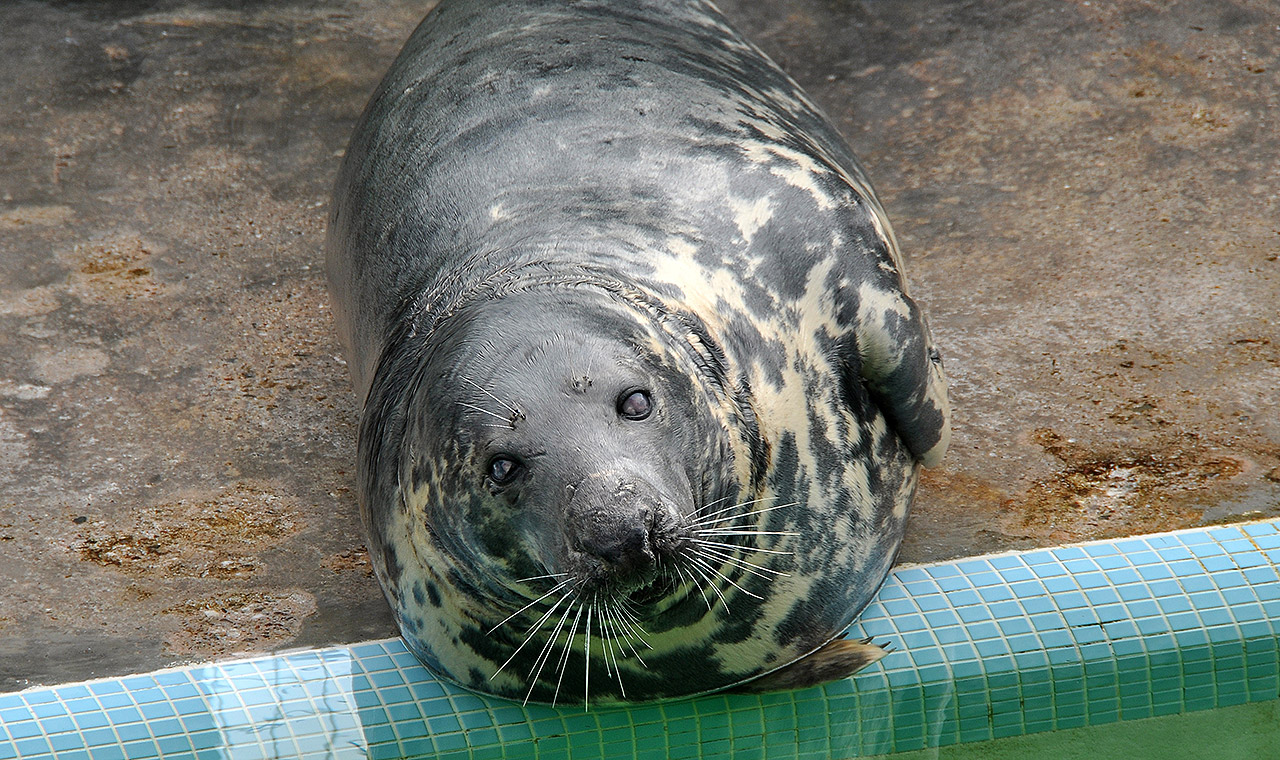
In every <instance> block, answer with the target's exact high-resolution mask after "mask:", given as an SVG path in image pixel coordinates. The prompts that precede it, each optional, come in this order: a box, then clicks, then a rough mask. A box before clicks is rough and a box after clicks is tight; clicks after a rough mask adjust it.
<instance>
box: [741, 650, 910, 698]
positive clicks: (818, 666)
mask: <svg viewBox="0 0 1280 760" xmlns="http://www.w3.org/2000/svg"><path fill="white" fill-rule="evenodd" d="M889 651H890V650H888V649H885V648H884V647H882V646H880V645H879V644H874V643H872V641H871V639H863V640H861V641H854V640H852V639H835V640H834V641H829V642H827V643H826V644H825V645H824V646H823V647H822V648H820V649H818V650H817V651H815V652H813V653H812V654H808V655H805V656H804V657H801V658H800V659H799V660H796V661H795V662H793V663H791V664H790V665H785V666H783V667H781V668H778V669H777V670H775V671H773V672H771V673H766V674H765V675H763V676H760V677H759V678H756V679H753V680H751V681H747V682H746V683H741V684H738V685H737V686H734V687H732V688H730V689H729V691H730V692H735V693H738V694H764V693H765V692H770V691H783V690H785V689H803V688H806V687H809V686H817V685H818V684H821V683H826V682H828V681H835V680H838V679H841V678H847V677H849V676H851V675H853V674H854V673H857V672H858V671H859V670H862V669H863V668H865V667H867V666H868V665H870V664H871V663H873V662H878V661H879V660H880V658H882V657H884V656H885V655H886V654H889Z"/></svg>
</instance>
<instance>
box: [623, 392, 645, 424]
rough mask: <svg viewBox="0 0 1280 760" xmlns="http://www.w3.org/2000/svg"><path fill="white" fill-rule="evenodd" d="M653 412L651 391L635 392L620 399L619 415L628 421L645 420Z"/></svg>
mask: <svg viewBox="0 0 1280 760" xmlns="http://www.w3.org/2000/svg"><path fill="white" fill-rule="evenodd" d="M652 411H653V399H651V398H649V391H645V390H635V391H630V392H627V393H624V394H622V395H621V396H619V397H618V415H619V416H621V417H622V418H624V419H628V420H643V419H644V418H646V417H648V416H649V413H650V412H652Z"/></svg>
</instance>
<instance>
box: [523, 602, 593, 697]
mask: <svg viewBox="0 0 1280 760" xmlns="http://www.w3.org/2000/svg"><path fill="white" fill-rule="evenodd" d="M575 606H576V607H577V609H578V611H577V612H575V613H574V615H573V623H572V624H571V625H570V626H569V635H568V636H566V637H565V640H564V650H563V651H562V652H561V654H560V662H559V664H558V665H557V666H556V673H558V674H559V677H558V678H557V679H556V690H555V693H553V694H552V695H551V705H552V707H554V706H555V704H556V700H558V699H559V698H560V685H561V684H562V683H564V671H565V666H566V665H568V664H569V652H570V651H571V650H572V649H573V637H574V636H576V635H577V633H578V622H579V621H580V620H581V619H582V607H583V601H582V600H581V599H579V600H578V603H577V604H576V605H570V609H572V608H573V607H575ZM567 612H568V610H566V614H567ZM529 693H530V694H532V693H533V686H530V687H529ZM526 699H528V697H527V696H526Z"/></svg>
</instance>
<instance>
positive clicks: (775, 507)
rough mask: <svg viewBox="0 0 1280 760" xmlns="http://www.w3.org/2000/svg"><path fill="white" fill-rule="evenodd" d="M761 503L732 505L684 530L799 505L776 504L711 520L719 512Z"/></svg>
mask: <svg viewBox="0 0 1280 760" xmlns="http://www.w3.org/2000/svg"><path fill="white" fill-rule="evenodd" d="M762 501H764V499H756V500H755V501H747V502H743V503H742V504H734V505H733V506H732V507H726V508H725V509H722V510H720V512H715V513H713V514H711V515H707V516H706V517H703V518H701V519H699V520H696V521H694V522H691V523H688V524H687V525H686V526H685V527H686V528H698V527H701V526H704V525H712V526H714V525H715V524H716V523H721V522H724V521H725V520H736V519H738V518H739V517H750V516H751V515H762V514H764V513H765V512H772V511H774V510H776V509H786V508H787V507H794V506H797V505H798V504H799V503H800V502H798V501H793V502H791V503H789V504H777V505H775V506H772V507H765V508H764V509H753V510H751V511H750V512H743V513H742V514H740V515H726V516H724V517H716V518H715V519H711V518H713V517H715V515H718V514H720V513H721V512H727V511H729V510H730V509H734V508H736V507H745V506H747V505H749V504H757V503H759V502H762Z"/></svg>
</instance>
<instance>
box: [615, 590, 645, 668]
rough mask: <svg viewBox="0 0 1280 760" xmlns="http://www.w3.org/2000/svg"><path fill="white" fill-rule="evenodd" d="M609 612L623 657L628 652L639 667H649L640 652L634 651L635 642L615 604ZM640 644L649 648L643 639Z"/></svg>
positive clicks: (620, 611)
mask: <svg viewBox="0 0 1280 760" xmlns="http://www.w3.org/2000/svg"><path fill="white" fill-rule="evenodd" d="M610 612H611V613H612V614H611V615H610V617H612V618H613V625H614V630H615V631H617V632H618V643H619V648H620V649H621V650H622V652H623V654H624V656H625V654H626V652H627V650H630V652H631V656H632V657H634V658H636V661H637V662H639V663H640V665H641V666H643V667H646V668H647V667H649V666H648V665H647V664H646V663H645V661H644V658H643V657H641V656H640V651H639V650H638V649H636V645H635V642H633V641H632V633H631V632H629V626H628V625H627V621H626V620H625V619H624V618H623V616H622V610H621V609H620V608H619V606H618V605H616V604H615V605H614V606H613V607H612V608H611V609H610ZM636 638H640V637H639V636H638V635H637V636H636ZM640 642H641V643H642V644H644V645H645V646H649V644H648V642H646V641H645V640H644V639H643V638H640ZM624 647H625V648H624ZM649 648H650V649H652V648H653V647H649Z"/></svg>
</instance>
